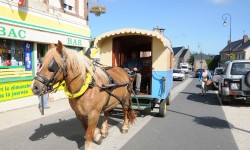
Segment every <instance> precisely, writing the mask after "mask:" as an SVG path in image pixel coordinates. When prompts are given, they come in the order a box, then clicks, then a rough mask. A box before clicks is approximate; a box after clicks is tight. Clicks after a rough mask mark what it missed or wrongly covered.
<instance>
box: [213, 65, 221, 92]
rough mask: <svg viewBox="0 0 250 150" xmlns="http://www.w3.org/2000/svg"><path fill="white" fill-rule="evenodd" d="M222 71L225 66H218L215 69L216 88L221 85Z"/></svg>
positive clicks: (214, 82) (214, 80)
mask: <svg viewBox="0 0 250 150" xmlns="http://www.w3.org/2000/svg"><path fill="white" fill-rule="evenodd" d="M222 72H223V67H217V68H215V69H214V73H213V78H212V80H213V84H214V87H215V88H216V89H218V87H219V78H220V77H221V74H222Z"/></svg>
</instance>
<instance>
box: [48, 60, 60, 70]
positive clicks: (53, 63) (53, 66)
mask: <svg viewBox="0 0 250 150" xmlns="http://www.w3.org/2000/svg"><path fill="white" fill-rule="evenodd" d="M48 68H49V71H50V72H57V71H58V69H59V66H58V64H57V63H56V60H55V58H54V57H53V58H52V59H51V61H50V63H49V66H48Z"/></svg>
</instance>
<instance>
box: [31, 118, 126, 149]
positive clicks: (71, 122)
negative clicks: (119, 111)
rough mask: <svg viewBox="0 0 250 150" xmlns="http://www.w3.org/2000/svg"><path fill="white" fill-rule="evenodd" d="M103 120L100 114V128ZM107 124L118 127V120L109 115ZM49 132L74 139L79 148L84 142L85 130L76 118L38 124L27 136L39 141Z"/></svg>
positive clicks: (70, 139)
mask: <svg viewBox="0 0 250 150" xmlns="http://www.w3.org/2000/svg"><path fill="white" fill-rule="evenodd" d="M102 121H103V116H100V119H99V123H98V127H99V128H100V126H101V123H102ZM109 125H111V126H117V127H118V128H120V126H121V125H120V121H117V120H114V119H112V118H110V117H109ZM51 133H54V134H55V135H56V136H58V137H64V138H66V139H67V140H69V141H75V142H76V143H77V145H78V148H79V149H82V148H83V147H84V144H85V139H84V135H85V130H84V129H83V128H82V125H81V123H80V121H79V120H78V119H77V118H72V119H68V120H61V119H59V122H55V123H51V124H46V125H44V124H40V127H39V128H37V129H35V131H34V133H33V134H32V135H31V136H30V137H29V139H30V140H31V141H39V140H43V139H45V138H47V137H48V136H49V135H50V134H51Z"/></svg>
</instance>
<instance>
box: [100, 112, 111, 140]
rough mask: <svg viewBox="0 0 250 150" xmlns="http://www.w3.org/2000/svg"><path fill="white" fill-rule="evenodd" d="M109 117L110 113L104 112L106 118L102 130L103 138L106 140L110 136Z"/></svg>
mask: <svg viewBox="0 0 250 150" xmlns="http://www.w3.org/2000/svg"><path fill="white" fill-rule="evenodd" d="M108 115H109V112H108V111H104V118H103V123H102V129H101V133H102V137H104V138H106V137H107V136H108V134H109V133H108Z"/></svg>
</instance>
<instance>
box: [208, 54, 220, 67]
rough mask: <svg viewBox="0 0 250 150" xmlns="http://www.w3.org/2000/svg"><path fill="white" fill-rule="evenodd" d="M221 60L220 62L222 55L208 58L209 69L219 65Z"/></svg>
mask: <svg viewBox="0 0 250 150" xmlns="http://www.w3.org/2000/svg"><path fill="white" fill-rule="evenodd" d="M219 62H220V57H214V58H208V59H206V63H207V66H208V69H209V70H214V69H215V68H216V67H218V63H219Z"/></svg>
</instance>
